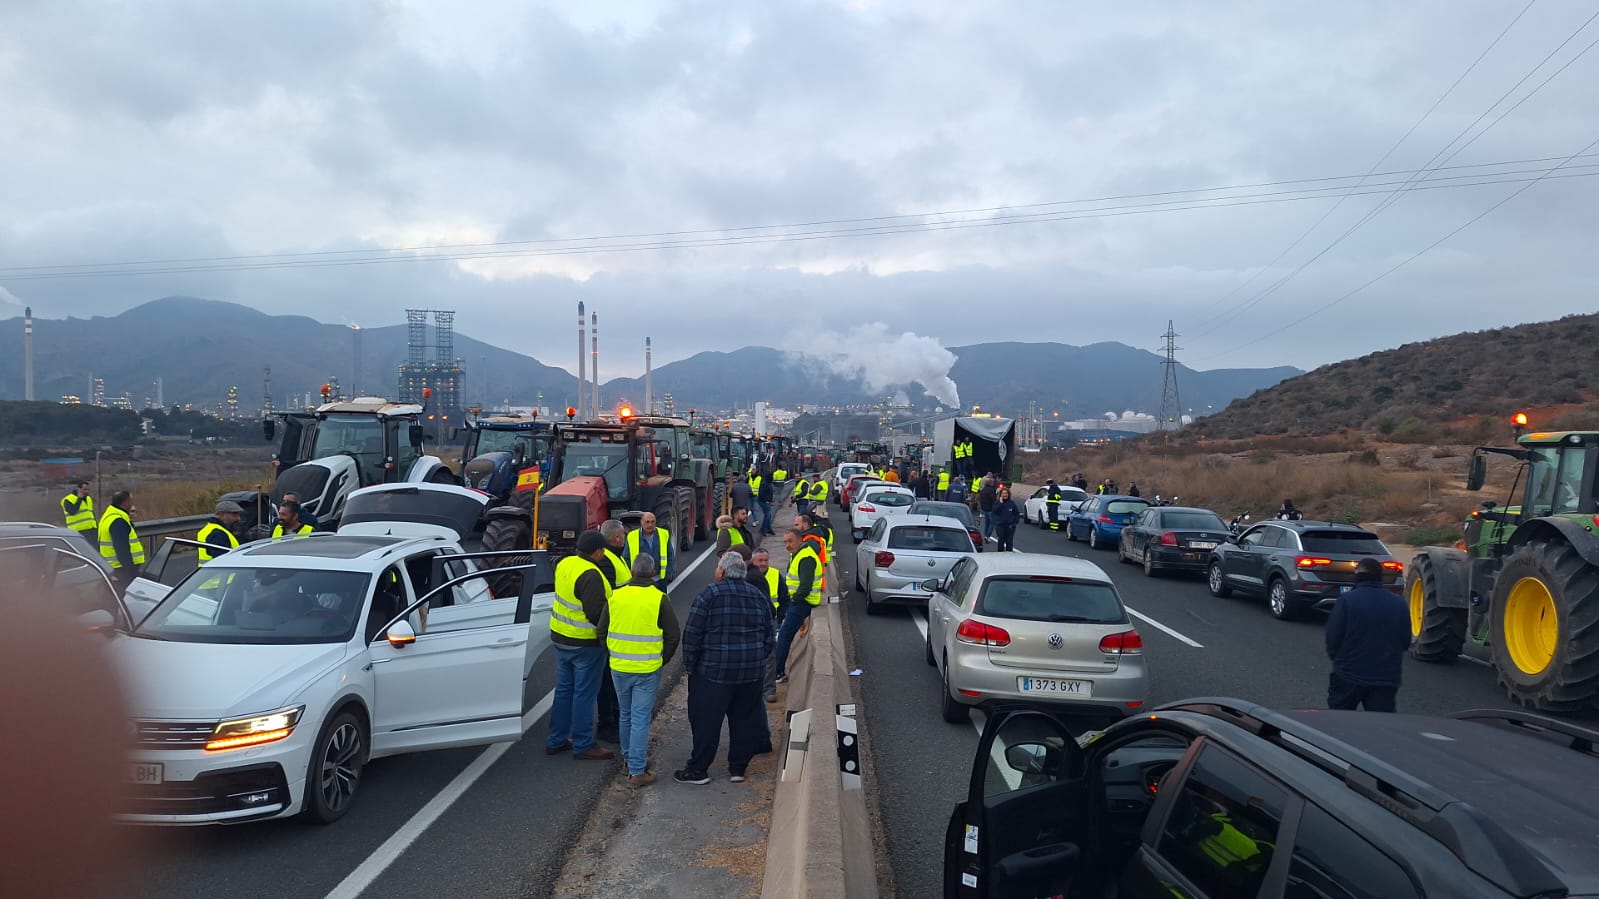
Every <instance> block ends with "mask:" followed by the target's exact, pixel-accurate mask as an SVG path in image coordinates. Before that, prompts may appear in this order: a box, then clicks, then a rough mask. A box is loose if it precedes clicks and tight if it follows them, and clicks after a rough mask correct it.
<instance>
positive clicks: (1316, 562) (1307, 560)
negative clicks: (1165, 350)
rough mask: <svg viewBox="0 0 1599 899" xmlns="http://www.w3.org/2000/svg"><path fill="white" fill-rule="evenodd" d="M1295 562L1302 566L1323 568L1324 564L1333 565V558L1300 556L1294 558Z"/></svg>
mask: <svg viewBox="0 0 1599 899" xmlns="http://www.w3.org/2000/svg"><path fill="white" fill-rule="evenodd" d="M1294 564H1295V565H1298V566H1299V567H1300V568H1321V567H1322V566H1324V565H1331V564H1332V559H1313V558H1311V557H1310V556H1300V557H1299V558H1297V559H1295V560H1294Z"/></svg>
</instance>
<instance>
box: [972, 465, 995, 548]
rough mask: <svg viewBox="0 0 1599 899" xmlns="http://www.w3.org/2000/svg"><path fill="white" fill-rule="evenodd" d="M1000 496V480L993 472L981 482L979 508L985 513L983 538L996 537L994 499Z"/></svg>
mask: <svg viewBox="0 0 1599 899" xmlns="http://www.w3.org/2000/svg"><path fill="white" fill-rule="evenodd" d="M998 495H999V478H998V477H996V476H995V475H994V474H993V472H990V473H989V475H988V477H986V478H983V480H982V481H980V482H979V485H978V488H977V508H978V510H979V511H981V512H982V513H983V536H984V537H992V536H994V499H995V497H997V496H998Z"/></svg>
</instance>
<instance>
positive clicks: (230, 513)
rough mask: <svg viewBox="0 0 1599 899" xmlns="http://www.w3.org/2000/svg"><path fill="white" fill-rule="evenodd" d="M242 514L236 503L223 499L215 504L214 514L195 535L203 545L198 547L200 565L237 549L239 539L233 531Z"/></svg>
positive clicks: (241, 509) (242, 509) (242, 511)
mask: <svg viewBox="0 0 1599 899" xmlns="http://www.w3.org/2000/svg"><path fill="white" fill-rule="evenodd" d="M243 514H244V507H243V506H241V505H239V504H238V503H236V502H234V501H232V500H228V499H225V500H223V501H221V502H219V503H217V508H216V512H215V513H214V514H213V515H212V516H211V518H210V520H209V521H207V522H206V523H205V525H204V526H203V527H201V528H200V533H198V534H196V535H195V539H196V540H199V541H200V543H202V544H203V545H202V546H201V547H200V564H201V565H204V564H205V563H207V562H209V561H211V560H212V559H214V558H216V557H217V556H220V555H222V554H223V553H225V552H227V551H228V550H230V549H237V548H238V546H239V538H238V537H236V536H234V533H233V531H234V529H235V528H237V527H238V526H239V516H240V515H243Z"/></svg>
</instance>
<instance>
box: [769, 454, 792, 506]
mask: <svg viewBox="0 0 1599 899" xmlns="http://www.w3.org/2000/svg"><path fill="white" fill-rule="evenodd" d="M787 489H788V469H787V468H786V467H784V466H783V465H782V463H778V466H777V467H776V468H774V469H772V499H773V501H774V502H776V503H777V504H778V505H782V504H783V500H785V499H787V498H788V497H787V496H785V495H784V491H786V490H787Z"/></svg>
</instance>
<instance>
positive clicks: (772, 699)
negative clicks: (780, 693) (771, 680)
mask: <svg viewBox="0 0 1599 899" xmlns="http://www.w3.org/2000/svg"><path fill="white" fill-rule="evenodd" d="M766 701H767V703H768V704H770V703H774V702H776V701H777V694H776V693H768V694H766Z"/></svg>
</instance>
